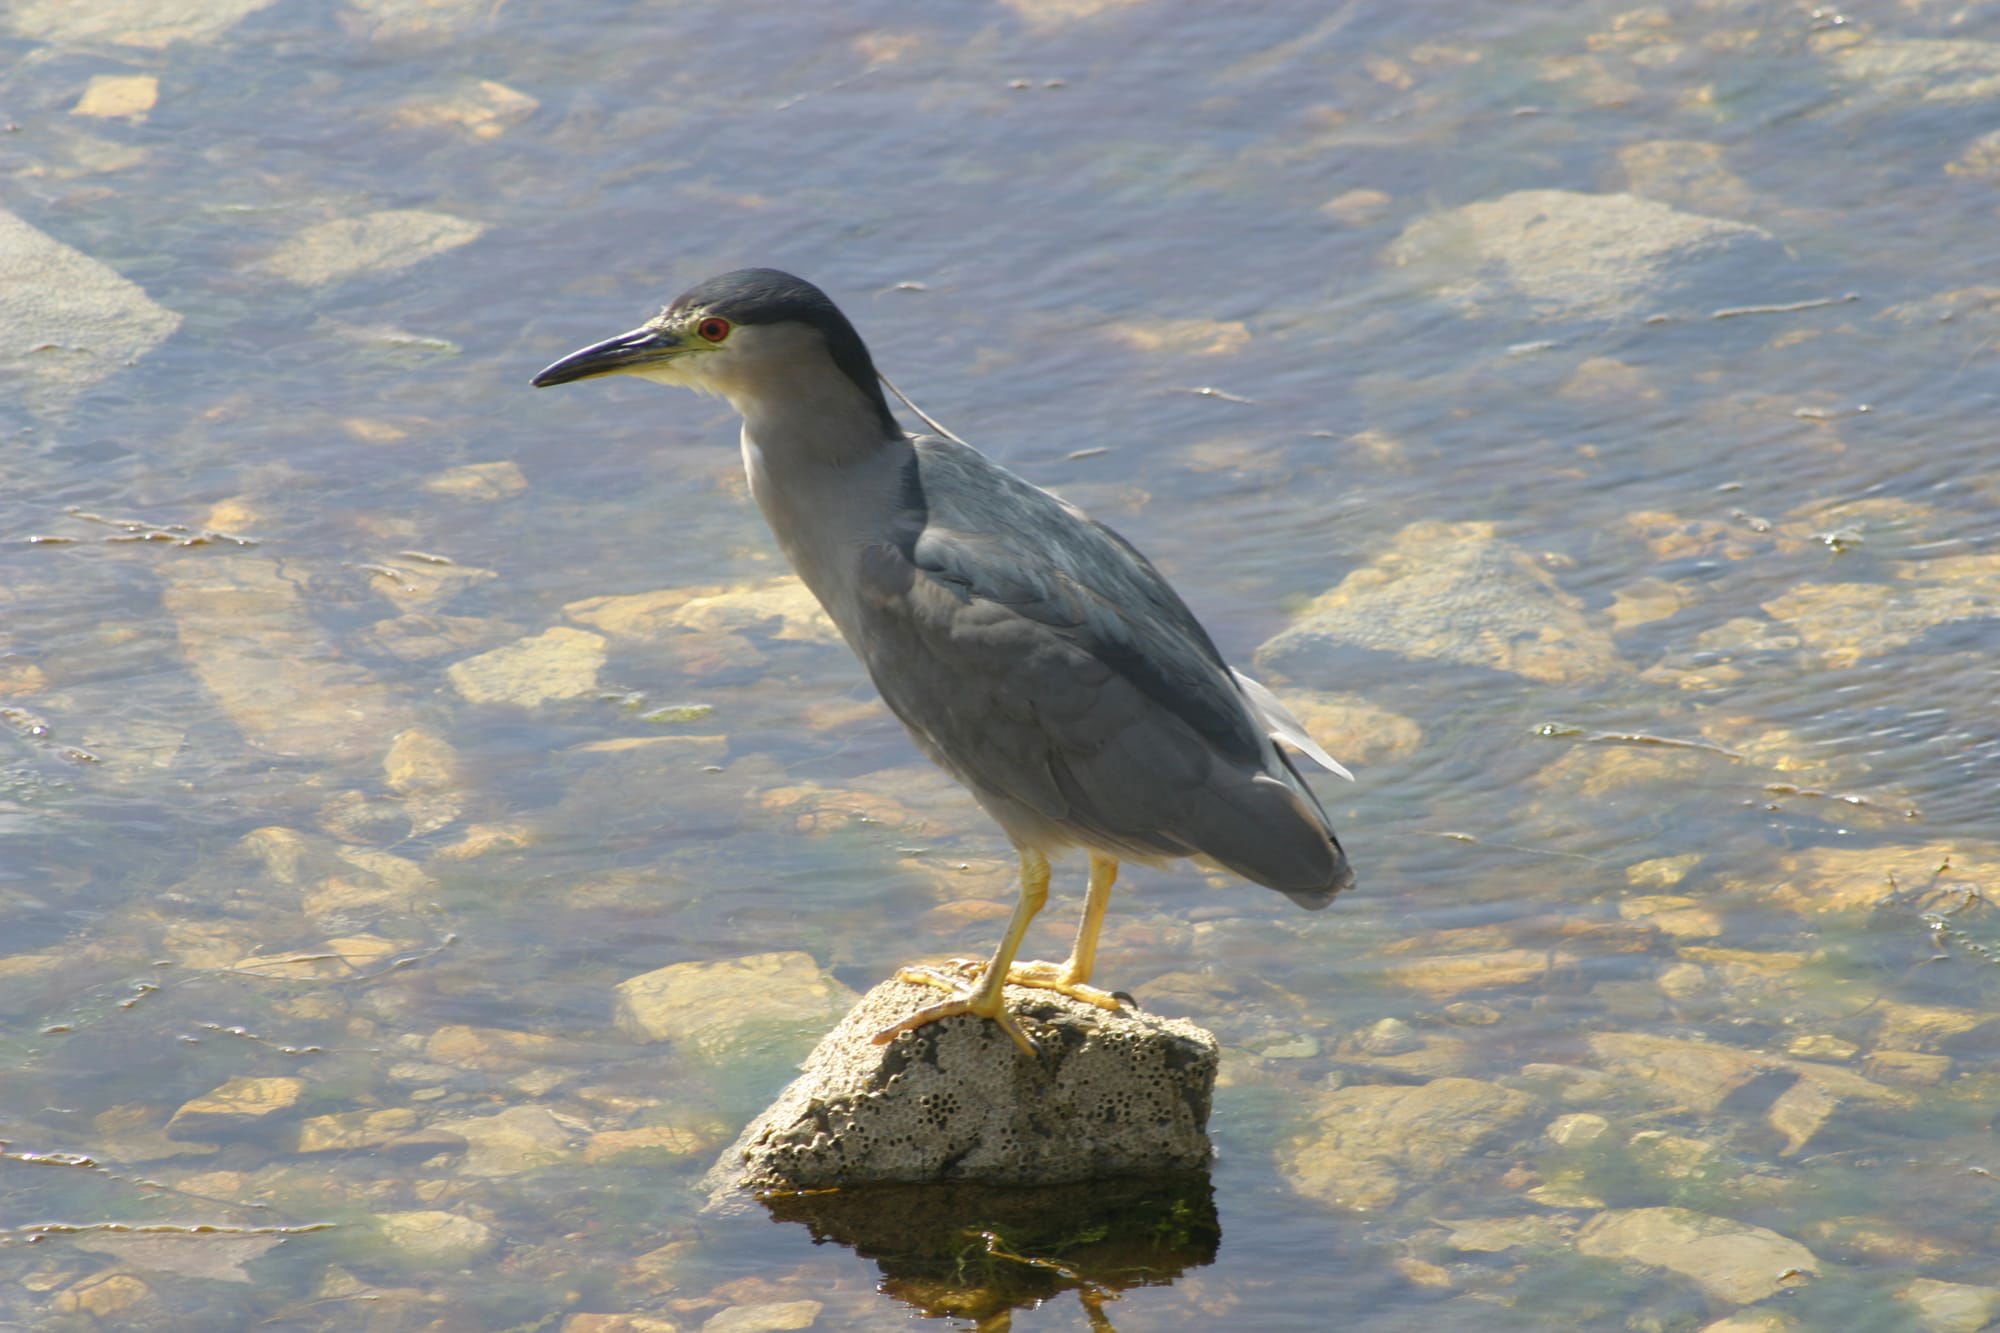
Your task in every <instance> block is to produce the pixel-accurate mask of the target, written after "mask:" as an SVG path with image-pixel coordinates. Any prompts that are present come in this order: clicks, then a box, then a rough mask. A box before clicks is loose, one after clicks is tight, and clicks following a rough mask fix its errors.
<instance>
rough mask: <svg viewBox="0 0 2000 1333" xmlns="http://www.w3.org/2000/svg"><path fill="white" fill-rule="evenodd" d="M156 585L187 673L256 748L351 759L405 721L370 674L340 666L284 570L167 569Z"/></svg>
mask: <svg viewBox="0 0 2000 1333" xmlns="http://www.w3.org/2000/svg"><path fill="white" fill-rule="evenodd" d="M160 576H161V578H163V579H164V580H165V582H166V587H165V588H164V590H163V591H162V593H161V600H162V601H163V602H164V603H165V605H166V608H167V611H168V613H169V614H170V615H172V616H173V618H174V628H175V631H176V633H177V634H178V635H179V637H180V645H181V651H182V652H183V653H184V654H186V656H187V660H188V665H189V666H190V667H192V668H193V670H194V673H195V676H196V677H197V678H198V679H199V680H200V681H201V683H202V686H203V687H204V688H205V689H206V690H207V691H208V693H209V694H210V695H211V696H212V697H213V698H214V699H215V702H216V704H217V706H218V707H220V708H221V710H222V711H223V713H224V714H225V715H227V717H228V718H229V720H230V721H231V722H233V723H235V725H236V728H237V730H239V731H241V732H242V733H243V735H244V737H245V738H246V739H247V740H249V741H250V742H251V743H252V744H254V745H256V746H258V747H259V748H261V749H264V750H268V751H271V752H272V753H275V754H283V755H303V756H311V757H315V758H323V759H350V758H355V757H358V756H360V755H364V754H369V753H373V752H375V751H378V750H380V749H381V748H382V745H383V742H384V738H385V737H388V736H393V735H394V734H396V733H397V732H398V731H401V730H402V729H403V728H404V727H406V726H408V725H409V723H410V722H411V721H412V720H413V719H412V718H411V715H410V712H409V709H408V707H407V706H406V705H405V704H404V702H403V701H402V700H401V699H399V698H398V697H397V696H396V695H395V693H394V692H393V691H391V690H390V689H389V687H388V686H386V685H384V684H383V683H382V682H381V681H380V680H379V679H378V678H377V677H376V676H375V675H374V674H373V673H372V672H369V671H367V670H366V669H364V668H362V667H360V666H357V665H355V664H353V663H350V662H344V661H342V660H340V653H339V651H338V649H337V648H336V647H335V645H334V643H333V640H332V637H331V636H330V635H329V634H328V633H327V632H326V631H325V630H324V629H322V628H321V627H320V625H319V623H318V621H317V620H315V619H314V617H313V615H312V611H311V607H310V605H309V604H308V602H307V600H306V595H305V592H304V590H303V579H302V578H301V576H300V574H299V572H298V571H296V570H294V569H292V568H291V567H290V566H289V565H287V564H285V563H283V562H280V561H276V560H268V559H264V558H262V557H258V556H246V555H240V554H239V555H233V556H230V557H229V558H227V559H201V560H180V561H171V562H168V563H165V564H162V565H161V566H160Z"/></svg>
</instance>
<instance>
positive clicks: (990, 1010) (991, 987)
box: [875, 847, 1049, 1056]
mask: <svg viewBox="0 0 2000 1333" xmlns="http://www.w3.org/2000/svg"><path fill="white" fill-rule="evenodd" d="M1020 852H1021V896H1020V898H1019V900H1018V901H1016V902H1015V904H1014V915H1013V916H1012V917H1010V918H1009V919H1008V921H1007V933H1006V934H1005V935H1003V936H1001V938H1000V947H999V948H998V949H995V950H994V951H993V961H991V962H989V963H988V964H987V965H986V970H985V973H984V975H982V976H981V977H980V979H979V985H978V986H977V987H975V988H974V989H972V990H970V991H963V990H961V991H960V993H959V994H958V995H957V996H955V997H954V998H952V999H949V1000H945V1001H942V1002H941V1003H938V1004H933V1005H929V1006H927V1007H925V1008H922V1009H919V1010H917V1012H915V1013H914V1014H911V1015H910V1016H909V1017H908V1018H906V1019H904V1020H903V1021H902V1022H900V1023H897V1024H895V1025H894V1026H892V1027H886V1028H883V1029H882V1030H881V1031H880V1032H878V1033H876V1034H875V1043H876V1045H878V1046H879V1045H881V1044H883V1043H885V1042H888V1041H891V1040H893V1039H894V1038H895V1036H896V1034H897V1033H899V1032H909V1031H911V1030H913V1029H915V1028H920V1027H922V1026H923V1025H924V1024H926V1023H935V1022H937V1020H938V1019H940V1018H950V1017H952V1016H954V1015H956V1014H972V1015H975V1016H977V1017H979V1018H990V1019H992V1020H993V1021H994V1022H996V1023H998V1024H999V1025H1000V1029H1001V1031H1003V1032H1005V1033H1006V1034H1007V1035H1008V1036H1009V1037H1011V1038H1013V1041H1014V1044H1015V1045H1016V1046H1018V1047H1020V1048H1021V1050H1022V1051H1023V1052H1024V1053H1025V1054H1027V1055H1031V1056H1032V1055H1039V1054H1040V1052H1038V1051H1037V1050H1036V1049H1035V1043H1034V1042H1032V1041H1030V1040H1029V1039H1028V1034H1027V1033H1025V1032H1023V1031H1021V1025H1020V1024H1019V1023H1016V1022H1015V1021H1014V1016H1013V1015H1012V1014H1009V1013H1008V1012H1007V1002H1006V989H1007V974H1008V972H1009V971H1010V970H1011V969H1012V968H1013V966H1014V955H1015V953H1017V952H1018V951H1019V950H1020V948H1021V937H1022V936H1024V935H1026V934H1027V933H1028V923H1029V922H1031V921H1033V920H1034V919H1035V913H1037V912H1039V911H1041V910H1042V904H1043V903H1045V902H1047V901H1048V900H1049V859H1048V858H1047V857H1046V856H1043V855H1042V854H1041V853H1040V852H1038V851H1035V850H1034V849H1033V848H1030V847H1023V848H1021V849H1020ZM899 975H901V974H899ZM903 979H904V980H906V981H919V982H925V983H928V984H930V985H936V984H938V979H937V978H936V977H934V976H932V975H929V974H925V973H916V974H912V975H908V976H904V978H903Z"/></svg>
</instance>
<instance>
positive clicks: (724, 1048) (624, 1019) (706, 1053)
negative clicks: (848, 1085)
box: [613, 949, 854, 1062]
mask: <svg viewBox="0 0 2000 1333" xmlns="http://www.w3.org/2000/svg"><path fill="white" fill-rule="evenodd" d="M853 1001H854V992H853V991H851V990H849V989H848V988H847V987H845V986H843V985H841V984H840V983H839V982H838V981H835V980H834V979H833V978H832V977H830V976H828V975H827V974H826V972H825V971H823V970H822V969H821V968H820V965H819V964H818V963H817V962H815V961H814V960H813V956H812V955H811V954H808V953H802V952H800V951H798V950H795V949H794V950H786V951H783V952H779V953H760V954H751V955H749V956H747V957H743V958H728V959H723V960H721V961H719V962H713V963H673V964H670V965H668V966H666V967H661V968H655V969H654V970H653V971H651V972H646V973H642V974H640V975H639V976H636V977H631V978H629V979H627V980H625V981H622V982H620V983H619V984H618V1000H617V1007H616V1011H615V1013H614V1014H613V1017H614V1019H615V1020H616V1022H617V1024H618V1030H619V1031H620V1032H623V1033H624V1034H625V1035H626V1036H628V1037H630V1038H631V1039H632V1040H633V1041H671V1042H674V1043H676V1044H677V1045H680V1046H682V1047H684V1048H686V1049H687V1050H689V1051H692V1052H693V1053H695V1054H697V1055H698V1056H700V1057H701V1058H703V1059H705V1060H708V1061H711V1062H717V1061H722V1060H726V1059H730V1058H733V1057H735V1056H739V1055H741V1054H742V1053H743V1052H744V1051H746V1050H748V1049H751V1048H754V1047H758V1046H761V1045H764V1044H766V1043H768V1042H770V1041H773V1040H781V1041H784V1042H787V1043H790V1042H794V1041H799V1040H800V1039H802V1038H804V1037H806V1036H807V1035H808V1034H809V1033H813V1032H818V1031H821V1030H822V1029H823V1028H824V1026H825V1025H826V1024H827V1023H829V1022H831V1021H833V1020H834V1019H835V1018H837V1017H838V1016H839V1015H840V1014H842V1013H844V1012H846V1010H847V1007H848V1006H849V1005H850V1004H852V1003H853Z"/></svg>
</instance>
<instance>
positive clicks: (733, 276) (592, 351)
mask: <svg viewBox="0 0 2000 1333" xmlns="http://www.w3.org/2000/svg"><path fill="white" fill-rule="evenodd" d="M827 367H831V369H833V370H835V371H838V373H839V374H840V375H841V376H844V377H845V378H846V380H847V381H848V382H850V383H851V384H852V385H853V386H854V387H855V389H856V390H858V391H859V392H860V394H861V395H862V398H863V400H864V406H865V407H867V408H871V409H873V411H874V413H875V415H877V416H878V417H879V418H880V419H881V421H882V423H883V425H884V429H885V431H886V432H887V433H888V434H891V435H894V434H897V433H899V431H898V428H897V426H896V421H895V417H894V416H893V415H892V414H891V413H890V411H889V404H888V401H887V400H886V399H885V398H884V397H883V395H882V386H881V384H880V383H879V382H878V381H877V379H876V375H875V363H874V361H873V360H872V359H871V358H870V357H869V355H868V347H867V345H866V344H865V343H863V342H862V341H861V335H860V334H858V333H856V332H855V331H854V326H853V325H852V324H850V323H848V322H847V316H845V315H843V314H841V313H840V308H839V307H838V306H836V305H834V303H833V302H832V301H831V300H829V299H827V295H826V293H825V292H822V291H821V290H820V289H819V288H817V287H815V286H813V285H812V284H811V283H809V282H807V281H805V280H804V279H803V278H795V277H793V276H792V275H791V274H789V273H780V272H779V271H778V270H776V269H770V268H746V269H738V270H737V271H735V272H734V273H725V274H723V275H722V276H721V277H717V278H710V279H709V280H708V281H707V282H704V283H700V284H698V285H697V286H694V287H692V288H689V289H688V290H687V291H685V292H683V293H681V294H680V295H679V296H677V297H675V298H674V300H673V301H672V302H671V303H670V304H669V305H668V306H667V308H666V309H664V310H662V311H661V312H660V313H659V314H657V315H655V316H654V317H653V318H652V319H649V320H647V321H646V322H645V323H644V324H641V325H640V326H639V327H638V328H636V329H633V330H632V331H631V332H630V333H621V334H619V335H618V336H617V337H615V338H607V339H605V340H604V341H603V342H600V343H593V344H591V345H590V346H589V347H585V348H583V349H582V350H580V351H575V352H571V353H570V354H569V355H568V356H566V357H564V358H562V360H560V361H557V362H556V363H555V364H554V365H552V366H549V367H548V368H547V369H545V370H543V371H542V372H541V373H540V374H539V375H536V376H535V378H534V384H535V386H536V387H537V388H546V387H548V386H549V385H552V384H568V383H569V382H570V381H572V380H585V379H595V378H597V377H598V376H601V375H638V376H641V377H642V378H645V379H649V380H655V381H657V382H659V383H661V384H675V385H679V386H680V387H682V388H685V389H693V390H695V391H696V392H698V393H712V394H719V395H721V396H723V397H725V398H728V399H729V400H730V401H731V402H732V403H734V404H735V405H736V406H737V407H738V408H739V409H740V410H744V411H745V415H746V416H747V415H749V410H748V409H750V408H751V407H752V405H754V404H755V403H756V402H757V401H758V400H760V399H762V398H766V397H768V396H770V395H772V394H783V393H786V392H788V391H790V390H791V389H792V388H793V386H796V385H797V384H798V383H799V382H800V381H801V380H802V379H803V378H805V377H807V376H809V375H810V374H811V373H812V372H813V371H815V370H819V369H824V368H827Z"/></svg>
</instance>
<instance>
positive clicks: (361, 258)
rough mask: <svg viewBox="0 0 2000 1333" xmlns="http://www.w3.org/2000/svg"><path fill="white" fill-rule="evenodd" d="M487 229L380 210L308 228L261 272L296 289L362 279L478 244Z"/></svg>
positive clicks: (438, 216)
mask: <svg viewBox="0 0 2000 1333" xmlns="http://www.w3.org/2000/svg"><path fill="white" fill-rule="evenodd" d="M485 230H486V225H485V224H484V223H481V222H472V221H468V220H467V219H465V218H457V217H452V216H451V215H450V214H448V213H432V212H426V211H424V210H422V209H414V208H403V209H385V210H383V211H382V212H378V213H368V214H365V215H363V216H361V217H354V218H336V219H334V220H333V221H330V222H321V223H318V224H316V225H314V226H311V227H307V228H306V229H305V230H304V231H302V232H300V233H299V234H298V235H296V236H294V237H292V239H291V240H289V241H287V242H285V244H284V245H282V246H280V247H279V248H278V250H277V252H276V253H274V254H273V255H272V256H271V257H270V258H269V259H267V260H265V261H264V265H263V267H264V269H265V270H266V271H267V272H269V273H271V274H273V275H275V276H277V277H280V278H283V279H285V280H286V281H287V282H293V283H297V284H298V285H299V286H301V287H319V286H324V285H325V284H327V283H330V282H338V281H340V280H342V279H344V278H351V277H354V276H356V275H358V274H362V273H375V274H382V273H393V272H395V271H396V270H398V269H403V268H408V267H410V265H412V264H416V263H420V262H422V261H423V260H426V259H429V258H430V257H431V256H433V255H439V254H443V253H444V252H445V251H447V250H454V249H457V248H458V247H459V246H461V245H464V244H466V243H467V242H469V241H474V240H477V239H478V238H479V236H480V234H481V233H482V232H484V231H485Z"/></svg>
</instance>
